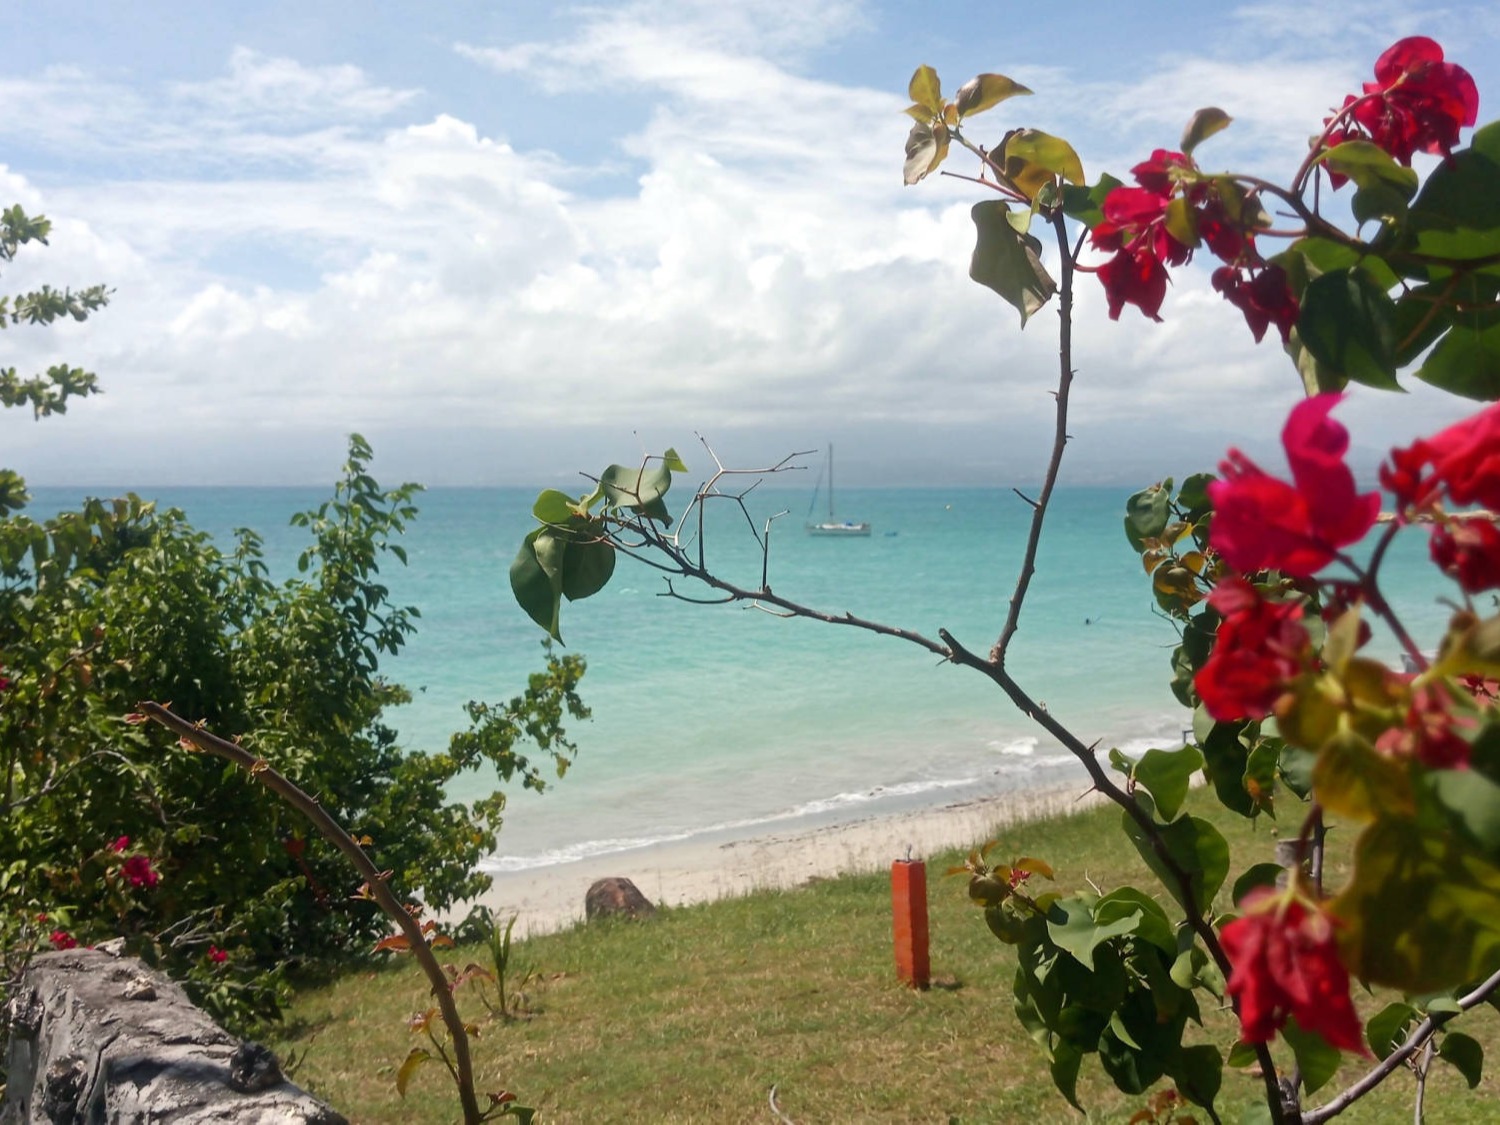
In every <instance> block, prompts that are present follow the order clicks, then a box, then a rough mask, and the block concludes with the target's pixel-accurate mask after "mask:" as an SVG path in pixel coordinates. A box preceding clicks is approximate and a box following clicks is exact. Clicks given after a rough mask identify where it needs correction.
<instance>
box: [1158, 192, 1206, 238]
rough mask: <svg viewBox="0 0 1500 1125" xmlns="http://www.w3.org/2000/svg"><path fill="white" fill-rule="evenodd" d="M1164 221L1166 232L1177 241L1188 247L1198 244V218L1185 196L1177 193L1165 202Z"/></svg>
mask: <svg viewBox="0 0 1500 1125" xmlns="http://www.w3.org/2000/svg"><path fill="white" fill-rule="evenodd" d="M1165 221H1166V226H1167V233H1168V234H1170V235H1171V236H1172V237H1173V238H1175V239H1176V240H1177V241H1178V242H1180V243H1182V244H1183V245H1184V246H1189V247H1192V246H1197V245H1198V243H1199V241H1200V239H1199V238H1198V219H1197V216H1196V215H1195V214H1194V212H1193V208H1192V205H1191V204H1190V203H1188V201H1187V200H1186V199H1185V198H1183V197H1182V196H1180V195H1179V196H1178V197H1177V198H1176V199H1174V200H1172V202H1170V203H1168V204H1167V213H1166V216H1165Z"/></svg>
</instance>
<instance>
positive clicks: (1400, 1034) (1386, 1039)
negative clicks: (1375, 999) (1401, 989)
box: [1365, 1000, 1417, 1059]
mask: <svg viewBox="0 0 1500 1125" xmlns="http://www.w3.org/2000/svg"><path fill="white" fill-rule="evenodd" d="M1416 1019H1417V1010H1416V1009H1415V1008H1413V1007H1412V1006H1411V1005H1410V1004H1405V1003H1402V1002H1401V1001H1400V1000H1396V1001H1393V1002H1392V1003H1390V1004H1387V1005H1386V1006H1385V1007H1384V1008H1381V1009H1380V1011H1378V1012H1376V1013H1375V1014H1374V1015H1373V1016H1371V1017H1370V1020H1369V1022H1368V1023H1366V1024H1365V1042H1366V1043H1368V1044H1369V1045H1370V1050H1372V1051H1374V1052H1375V1054H1376V1056H1377V1057H1378V1058H1382V1059H1384V1058H1389V1057H1390V1054H1391V1052H1392V1051H1394V1050H1395V1049H1396V1048H1397V1047H1399V1046H1401V1044H1402V1043H1404V1042H1406V1036H1407V1033H1408V1028H1409V1027H1410V1026H1411V1024H1413V1023H1414V1022H1415V1021H1416Z"/></svg>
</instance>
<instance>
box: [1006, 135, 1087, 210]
mask: <svg viewBox="0 0 1500 1125" xmlns="http://www.w3.org/2000/svg"><path fill="white" fill-rule="evenodd" d="M1004 168H1005V175H1006V178H1007V179H1009V180H1010V182H1011V183H1013V184H1015V186H1016V187H1017V188H1018V189H1020V191H1021V193H1022V194H1023V195H1025V196H1026V198H1027V199H1032V198H1034V197H1035V196H1036V193H1037V192H1038V191H1040V190H1041V188H1042V186H1043V185H1044V184H1049V183H1052V182H1053V179H1054V177H1060V178H1062V179H1063V180H1065V181H1067V182H1068V183H1070V184H1081V183H1083V162H1082V161H1080V160H1079V159H1078V154H1077V153H1076V152H1074V151H1073V146H1072V145H1070V144H1069V143H1068V142H1067V141H1065V140H1063V139H1062V138H1061V137H1054V136H1052V135H1051V134H1050V133H1043V132H1041V131H1040V130H1038V129H1022V130H1020V131H1019V132H1016V133H1012V134H1011V136H1010V139H1009V140H1008V141H1007V142H1006V144H1005V163H1004Z"/></svg>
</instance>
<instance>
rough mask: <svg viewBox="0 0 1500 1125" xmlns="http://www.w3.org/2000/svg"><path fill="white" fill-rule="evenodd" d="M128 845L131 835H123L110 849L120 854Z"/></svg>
mask: <svg viewBox="0 0 1500 1125" xmlns="http://www.w3.org/2000/svg"><path fill="white" fill-rule="evenodd" d="M128 847H130V837H129V836H121V837H120V838H119V839H118V840H116V841H115V842H114V843H113V844H111V845H110V846H109V850H110V851H112V852H115V853H117V854H118V853H119V852H123V851H124V850H125V849H126V848H128Z"/></svg>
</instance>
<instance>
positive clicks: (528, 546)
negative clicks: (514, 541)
mask: <svg viewBox="0 0 1500 1125" xmlns="http://www.w3.org/2000/svg"><path fill="white" fill-rule="evenodd" d="M544 530H545V529H543V528H537V529H536V530H535V531H533V532H532V533H531V534H530V535H528V536H527V537H526V539H525V540H524V541H523V542H522V544H521V549H520V550H519V551H517V552H516V557H515V559H514V561H512V562H511V564H510V589H511V593H512V594H514V595H515V599H516V602H517V603H518V604H519V605H520V607H521V608H522V609H524V610H525V611H526V614H527V616H528V617H530V618H531V619H532V620H533V621H535V622H536V623H537V624H538V625H540V626H541V627H542V628H543V629H545V630H546V631H547V632H548V634H550V635H551V637H552V639H553V640H556V641H561V640H562V634H561V633H559V632H558V627H557V626H558V621H557V617H558V610H559V607H560V605H561V598H562V573H561V571H560V570H557V571H555V572H552V573H549V572H548V570H547V568H546V567H545V566H543V564H542V560H541V557H539V554H538V550H537V541H538V540H539V539H541V538H542V537H543V532H544ZM548 538H549V540H550V537H548Z"/></svg>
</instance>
